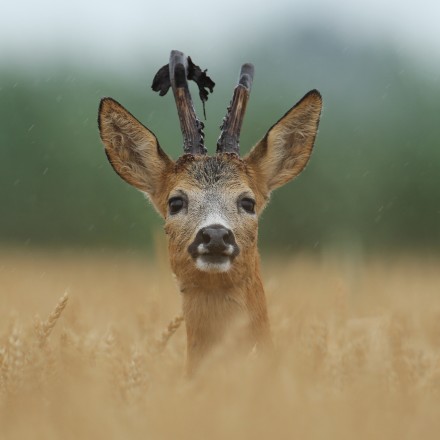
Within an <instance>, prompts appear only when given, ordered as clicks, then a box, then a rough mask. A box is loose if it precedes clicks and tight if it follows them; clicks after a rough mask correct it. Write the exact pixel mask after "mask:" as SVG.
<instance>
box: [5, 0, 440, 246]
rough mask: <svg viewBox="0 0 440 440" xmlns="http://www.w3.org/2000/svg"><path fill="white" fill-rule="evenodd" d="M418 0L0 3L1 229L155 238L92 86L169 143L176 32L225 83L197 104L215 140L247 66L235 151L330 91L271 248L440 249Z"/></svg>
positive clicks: (437, 164)
mask: <svg viewBox="0 0 440 440" xmlns="http://www.w3.org/2000/svg"><path fill="white" fill-rule="evenodd" d="M422 3H423V2H421V3H420V4H419V6H418V7H417V8H416V6H414V11H413V10H412V9H410V8H408V7H407V6H405V5H402V4H399V3H397V2H390V4H389V5H388V6H384V5H386V3H385V4H383V3H382V4H380V3H379V2H377V4H376V1H372V2H371V3H369V4H368V5H367V4H365V5H363V6H359V8H358V9H359V10H356V9H350V8H349V6H348V5H349V3H348V2H335V4H334V8H333V9H330V8H321V9H320V6H323V5H324V4H325V2H323V1H322V2H319V1H314V2H311V3H310V2H309V3H306V2H298V3H297V4H294V3H289V2H283V1H278V2H277V1H275V2H271V4H270V5H269V4H263V3H261V4H260V3H258V2H257V3H255V5H254V6H245V5H240V4H239V3H234V2H232V1H229V0H228V1H226V2H223V3H222V5H220V4H215V5H213V6H209V5H208V4H206V3H202V2H198V1H190V2H188V3H187V4H182V3H178V2H174V1H171V2H169V3H167V6H166V8H165V6H160V5H155V6H152V5H148V4H145V3H142V2H137V1H134V0H133V1H132V0H130V1H128V2H126V4H124V5H120V4H119V5H118V4H112V3H111V2H107V3H104V2H101V1H99V2H97V3H96V4H95V5H94V6H93V7H92V6H90V5H87V3H86V2H81V1H80V2H77V3H76V7H74V6H72V5H70V6H69V7H68V6H67V5H65V6H62V5H60V4H58V3H54V2H52V1H46V2H43V3H42V4H40V3H39V5H38V6H36V5H33V4H32V3H31V2H19V6H17V5H9V6H6V9H7V10H6V12H8V7H9V12H10V14H9V15H8V14H6V15H5V14H3V18H2V20H3V27H2V29H3V30H2V31H1V33H0V37H1V40H2V43H1V45H0V49H1V51H0V53H1V56H0V61H1V64H0V245H1V246H3V247H5V246H7V247H10V246H13V247H14V246H19V247H23V246H25V247H30V248H32V247H50V248H53V247H60V248H66V247H68V248H90V247H92V248H101V249H103V248H105V249H108V248H125V249H145V248H147V249H148V248H151V245H152V242H153V241H154V236H155V235H156V231H157V230H158V229H160V228H161V220H160V218H159V217H158V215H157V214H156V213H155V212H154V211H153V208H152V207H149V206H147V202H146V201H145V199H144V198H143V196H142V195H141V194H140V193H138V192H137V191H136V190H134V189H133V188H131V187H129V186H128V185H127V184H126V183H124V182H123V181H122V180H120V179H119V177H118V176H117V175H116V174H115V173H114V172H113V170H112V169H111V167H110V165H109V164H108V162H107V160H106V157H105V155H104V152H103V148H102V145H101V143H100V139H99V134H98V129H97V123H96V118H97V110H98V105H99V100H100V98H101V97H103V96H111V97H113V98H115V99H116V100H118V101H119V102H121V103H122V104H123V105H124V106H125V107H126V108H127V109H128V110H129V111H130V112H132V113H133V114H134V115H135V116H136V117H137V118H138V119H140V120H141V121H142V122H143V123H144V124H145V125H147V126H148V127H149V128H150V129H151V130H152V131H153V132H154V133H155V134H156V135H157V137H158V138H159V141H160V143H161V145H162V147H163V148H164V149H165V150H166V151H167V152H168V153H169V154H170V155H172V156H173V157H174V158H177V157H178V156H179V154H180V153H181V144H182V141H181V135H180V130H179V123H178V119H177V114H176V110H175V106H174V102H173V98H172V95H171V94H168V95H166V96H165V97H164V98H160V97H159V96H158V95H157V94H155V93H153V92H152V90H151V88H150V85H151V81H152V79H153V76H154V74H155V72H156V71H157V69H158V68H159V67H161V66H162V65H164V64H166V63H167V60H168V55H169V51H170V50H171V49H179V50H182V51H184V52H186V53H187V54H189V55H191V57H192V58H193V60H194V61H195V63H196V64H199V65H200V66H201V67H202V68H207V69H208V74H209V75H210V76H211V77H212V78H213V79H214V81H215V82H216V84H217V85H216V88H215V91H214V94H213V95H211V96H210V98H209V101H208V102H207V106H206V110H207V121H206V143H207V146H208V149H209V150H210V152H213V151H214V149H215V143H216V139H217V136H218V134H219V129H218V126H219V124H220V122H221V120H222V118H223V116H224V114H225V111H226V107H227V105H228V103H229V100H230V98H231V95H232V90H233V87H234V84H235V81H236V79H237V75H238V70H239V66H240V65H241V63H243V62H246V61H250V62H253V63H254V64H255V67H256V74H255V80H254V87H253V91H252V95H251V100H250V103H249V106H248V111H247V115H246V118H245V123H244V127H243V130H242V136H241V148H242V151H243V152H246V151H248V149H249V148H250V147H251V146H252V145H253V144H254V143H255V142H256V141H258V139H259V138H261V137H262V136H263V135H264V134H265V132H266V130H267V129H268V128H269V127H270V126H271V125H272V124H273V123H274V122H275V121H276V120H278V119H279V118H280V117H281V116H282V115H283V114H284V113H285V112H286V111H287V110H288V109H289V108H290V107H291V106H292V105H294V104H295V103H296V101H298V100H299V99H300V98H301V97H302V96H303V95H304V94H305V93H306V92H307V91H308V90H310V89H312V88H317V89H318V90H319V91H320V92H321V93H322V95H323V99H324V110H323V114H322V118H321V125H320V130H319V134H318V138H317V143H316V146H315V151H314V153H313V155H312V159H311V161H310V164H309V166H308V167H307V168H306V170H305V171H304V173H303V174H302V175H301V176H300V177H299V178H298V179H297V180H296V181H294V182H292V183H290V184H289V185H287V186H285V187H284V188H282V189H280V190H278V191H277V192H276V193H274V194H273V197H272V201H271V203H270V206H269V207H268V209H267V210H266V211H265V213H264V214H263V218H262V220H261V228H260V243H261V246H262V247H263V248H264V249H272V250H277V251H286V252H294V251H295V250H300V251H304V250H305V251H311V252H321V251H323V250H326V249H328V248H344V247H347V246H354V247H356V248H358V249H362V250H364V251H365V252H370V251H373V252H383V251H399V252H400V251H417V252H431V251H439V250H440V148H439V147H440V145H439V144H440V119H439V116H440V81H439V75H438V73H437V72H438V67H439V64H440V63H439V60H440V55H439V51H438V49H439V48H440V36H439V35H437V40H435V39H433V38H432V35H431V34H430V33H429V29H430V26H431V25H432V26H434V24H433V23H431V21H432V19H433V18H434V17H435V14H437V17H438V16H439V12H440V9H439V7H438V6H436V5H435V2H427V4H429V6H430V7H431V9H426V8H425V10H423V7H422ZM359 5H361V3H359ZM380 5H382V6H380ZM20 7H21V9H20ZM210 8H211V9H210ZM249 8H250V9H249ZM314 8H315V9H314ZM347 8H348V9H347ZM167 11H168V12H167ZM367 12H368V13H367ZM5 17H6V18H5ZM430 18H431V21H430ZM6 20H8V23H9V24H8V26H6ZM11 23H12V24H11ZM0 24H1V23H0ZM14 25H16V26H15V27H14ZM5 26H6V27H5ZM428 41H429V44H427V42H428ZM435 49H437V51H436V50H435ZM192 90H193V97H194V101H195V105H196V107H197V111H198V114H199V115H202V110H201V106H200V102H199V100H198V98H197V92H196V90H195V89H194V88H193V89H192Z"/></svg>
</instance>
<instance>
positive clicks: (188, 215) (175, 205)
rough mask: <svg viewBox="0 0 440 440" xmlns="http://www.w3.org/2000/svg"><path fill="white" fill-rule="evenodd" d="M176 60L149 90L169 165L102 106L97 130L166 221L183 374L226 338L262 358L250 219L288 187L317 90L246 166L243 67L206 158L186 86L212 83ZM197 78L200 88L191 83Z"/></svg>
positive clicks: (150, 138)
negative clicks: (167, 137) (183, 339)
mask: <svg viewBox="0 0 440 440" xmlns="http://www.w3.org/2000/svg"><path fill="white" fill-rule="evenodd" d="M195 69H199V68H198V67H197V66H195V65H194V64H193V63H192V61H191V59H190V58H189V57H185V56H184V54H183V53H181V52H178V51H172V52H171V56H170V62H169V65H167V66H164V67H163V68H162V69H161V70H160V71H159V72H158V74H157V75H156V78H155V82H156V84H154V83H153V88H154V89H156V90H157V91H160V92H161V95H163V94H165V93H166V92H167V90H168V88H170V87H171V88H172V90H173V93H174V97H175V101H176V105H177V111H178V114H179V119H180V124H181V130H182V134H183V139H184V145H183V150H184V154H183V155H182V156H181V157H180V158H179V159H178V160H177V161H173V160H172V159H171V158H170V157H169V156H168V155H167V154H166V153H165V152H164V151H163V150H162V148H161V147H160V145H159V142H158V140H157V138H156V136H155V135H154V134H153V133H152V132H151V131H150V130H149V129H147V128H146V127H144V126H143V125H142V124H141V123H140V122H139V121H138V120H137V119H135V117H134V116H132V115H131V114H130V113H129V112H128V111H127V110H125V108H124V107H122V106H121V105H120V104H119V103H117V102H116V101H115V100H113V99H111V98H103V99H102V100H101V104H100V108H99V129H100V135H101V139H102V141H103V143H104V146H105V152H106V154H107V157H108V159H109V161H110V163H111V165H112V166H113V168H114V170H115V171H116V173H118V174H119V176H120V177H122V179H124V180H125V181H126V182H128V183H129V184H130V185H132V186H134V187H135V188H137V189H138V190H140V191H141V192H143V193H144V194H145V195H146V196H147V197H148V198H149V199H150V201H151V203H152V204H153V205H154V207H155V208H156V210H157V211H158V212H159V214H160V215H161V216H162V217H163V219H164V220H165V231H166V234H167V235H168V248H169V257H170V262H171V268H172V270H173V272H174V274H175V276H176V278H177V282H178V286H179V289H180V292H181V293H182V303H183V316H184V320H185V325H186V333H187V372H188V373H189V374H191V373H192V372H194V371H195V369H196V368H197V367H198V365H199V364H200V362H201V360H202V359H203V358H204V357H205V356H206V355H207V353H208V352H210V351H211V350H212V349H213V347H215V346H217V345H218V344H219V343H220V341H224V340H225V337H226V335H227V334H228V333H230V332H232V333H233V335H232V339H233V341H234V347H236V346H237V347H239V350H240V351H242V352H248V351H249V350H250V349H252V348H253V347H254V346H255V347H256V348H257V349H263V350H264V349H271V347H272V339H271V334H270V326H269V319H268V314H267V307H266V299H265V294H264V289H263V283H262V280H261V274H260V258H259V254H258V249H257V233H258V217H259V215H260V214H261V213H262V211H263V209H264V207H265V206H266V204H267V202H268V200H269V196H270V193H271V192H272V191H273V190H274V189H275V188H277V187H279V186H281V185H284V184H285V183H287V182H288V181H290V180H291V179H293V178H294V177H296V176H297V175H298V174H299V173H300V172H301V171H302V170H303V169H304V167H305V166H306V164H307V162H308V160H309V158H310V154H311V152H312V148H313V144H314V141H315V137H316V133H317V130H318V124H319V118H320V114H321V107H322V99H321V95H320V93H319V92H318V91H317V90H312V91H310V92H308V93H307V94H306V95H305V96H304V97H303V98H302V99H301V100H300V101H299V102H298V103H297V104H296V105H295V106H294V107H292V108H291V109H290V110H289V111H288V112H287V113H286V114H285V115H284V116H283V117H282V118H281V119H280V120H279V121H278V122H277V123H276V124H275V125H273V126H272V127H271V128H270V129H269V131H268V132H267V133H266V135H265V136H264V137H263V139H262V140H260V141H259V142H258V143H257V144H256V145H255V146H254V147H253V148H252V150H251V151H250V153H249V154H247V155H246V156H245V157H243V158H240V156H239V134H240V129H241V125H242V121H243V116H244V113H245V109H246V104H247V101H248V99H249V93H250V89H251V85H252V80H253V66H252V65H251V64H245V65H243V66H242V68H241V71H240V76H239V81H238V84H237V86H236V88H235V89H234V94H233V98H232V101H231V105H230V107H229V108H228V112H227V114H226V117H225V118H224V121H223V124H222V126H221V129H222V131H221V134H220V137H219V140H218V142H217V151H216V154H215V155H213V156H208V155H207V154H206V153H207V150H206V148H205V146H204V139H203V137H204V135H203V131H202V129H203V124H202V123H201V122H200V121H199V120H198V119H197V116H196V113H195V110H194V107H193V104H192V101H191V96H190V93H189V89H188V82H187V79H195V80H196V81H197V80H199V81H201V82H203V81H204V84H202V86H201V85H200V84H199V87H200V92H201V93H200V96H201V97H202V99H203V98H205V99H206V96H205V97H203V96H202V95H203V93H205V94H206V95H207V92H206V91H205V90H204V88H203V86H205V87H208V88H210V89H211V91H212V87H213V86H214V83H213V82H212V81H211V80H210V78H209V77H207V76H206V74H205V72H206V71H205V72H201V71H200V69H199V70H198V71H195ZM200 76H204V78H202V79H201V78H200Z"/></svg>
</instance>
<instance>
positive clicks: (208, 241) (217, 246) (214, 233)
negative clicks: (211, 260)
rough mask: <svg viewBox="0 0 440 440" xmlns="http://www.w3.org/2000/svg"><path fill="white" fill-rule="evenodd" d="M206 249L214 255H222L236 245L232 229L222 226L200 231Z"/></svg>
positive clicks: (211, 226) (212, 226) (213, 226)
mask: <svg viewBox="0 0 440 440" xmlns="http://www.w3.org/2000/svg"><path fill="white" fill-rule="evenodd" d="M200 235H201V238H202V241H203V244H204V247H205V248H206V250H207V251H208V252H211V253H213V254H217V253H219V254H220V253H222V252H224V251H225V250H227V249H228V248H229V246H230V245H232V244H234V236H233V234H232V231H231V230H230V229H226V228H225V227H224V226H221V225H210V226H206V227H205V228H202V229H201V230H200Z"/></svg>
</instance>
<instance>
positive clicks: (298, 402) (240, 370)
mask: <svg viewBox="0 0 440 440" xmlns="http://www.w3.org/2000/svg"><path fill="white" fill-rule="evenodd" d="M439 263H440V260H439V259H437V258H436V257H432V256H431V257H427V256H425V257H415V256H399V257H392V256H386V257H385V256H376V257H374V258H373V257H369V258H361V256H359V255H350V254H349V255H346V256H343V255H342V256H341V255H336V254H335V255H332V254H329V255H322V256H321V257H311V256H307V255H296V256H293V257H291V258H290V259H289V258H276V257H272V258H270V257H268V258H263V267H264V273H265V285H266V292H267V297H268V305H269V314H270V317H271V322H272V331H273V336H274V341H275V344H276V348H277V350H276V354H275V355H274V357H273V358H272V359H262V358H261V357H259V356H258V355H257V354H255V353H251V354H249V356H248V357H247V358H246V359H245V360H243V359H240V360H235V361H234V360H231V363H230V364H229V363H228V364H227V365H225V364H224V363H223V362H218V359H217V358H216V356H215V355H213V356H212V358H211V359H208V361H207V362H206V363H205V365H204V366H203V368H202V369H201V371H200V372H199V374H198V375H197V376H196V377H195V378H193V379H191V380H189V379H186V378H185V377H184V374H183V368H184V359H185V335H184V328H183V326H180V328H178V329H177V330H176V328H177V326H178V323H179V322H178V321H174V322H172V319H173V318H174V317H175V316H178V315H179V312H180V297H179V294H178V293H177V289H176V288H175V285H174V280H173V279H172V276H171V273H170V270H169V268H168V265H167V263H166V258H165V256H164V254H163V252H158V253H157V256H156V257H155V258H153V259H149V258H147V257H144V256H140V255H134V254H127V253H123V254H121V253H119V254H116V253H114V254H111V255H110V254H104V253H102V254H96V253H95V254H86V253H83V254H82V255H75V254H69V253H56V254H53V253H49V252H47V253H44V252H27V253H23V252H18V251H8V252H6V251H4V252H3V253H2V254H1V255H0V439H2V440H3V439H20V440H21V439H48V440H51V439H91V438H93V439H141V438H142V439H145V438H151V439H173V438H180V439H208V438H209V439H225V438H227V439H269V438H270V439H275V438H276V439H293V438H298V439H321V438H322V439H324V438H325V439H414V438H423V439H430V438H436V439H437V438H440V270H439ZM170 321H171V324H170V326H169V323H170ZM168 326H169V327H168ZM173 331H175V333H174V334H173V335H172V333H173ZM168 338H169V340H168Z"/></svg>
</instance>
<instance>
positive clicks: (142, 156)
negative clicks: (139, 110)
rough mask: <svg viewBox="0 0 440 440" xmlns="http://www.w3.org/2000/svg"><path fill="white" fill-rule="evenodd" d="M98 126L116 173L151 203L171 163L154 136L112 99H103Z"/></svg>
mask: <svg viewBox="0 0 440 440" xmlns="http://www.w3.org/2000/svg"><path fill="white" fill-rule="evenodd" d="M98 125H99V131H100V135H101V139H102V142H103V143H104V147H105V153H106V155H107V158H108V160H109V162H110V163H111V165H112V167H113V169H114V170H115V171H116V173H117V174H118V175H119V176H120V177H121V178H122V179H124V180H125V181H126V182H127V183H129V184H130V185H132V186H134V187H136V188H137V189H139V190H141V191H144V192H146V193H147V194H148V195H149V196H150V198H152V199H154V197H155V196H156V194H157V192H158V190H159V189H160V181H161V179H162V178H163V175H164V172H165V170H166V169H167V168H168V167H169V166H170V165H171V164H172V160H171V159H170V158H169V157H168V156H167V155H166V154H165V153H164V152H163V150H162V149H161V148H160V145H159V142H158V141H157V138H156V136H155V135H154V134H153V133H152V132H151V131H150V130H148V128H146V127H144V126H143V125H142V124H141V123H140V122H139V121H138V120H137V119H136V118H135V117H134V116H133V115H132V114H131V113H129V112H128V111H127V110H126V109H125V108H124V107H122V105H120V104H119V103H118V102H117V101H115V100H114V99H112V98H103V99H102V100H101V104H100V106H99V116H98Z"/></svg>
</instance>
